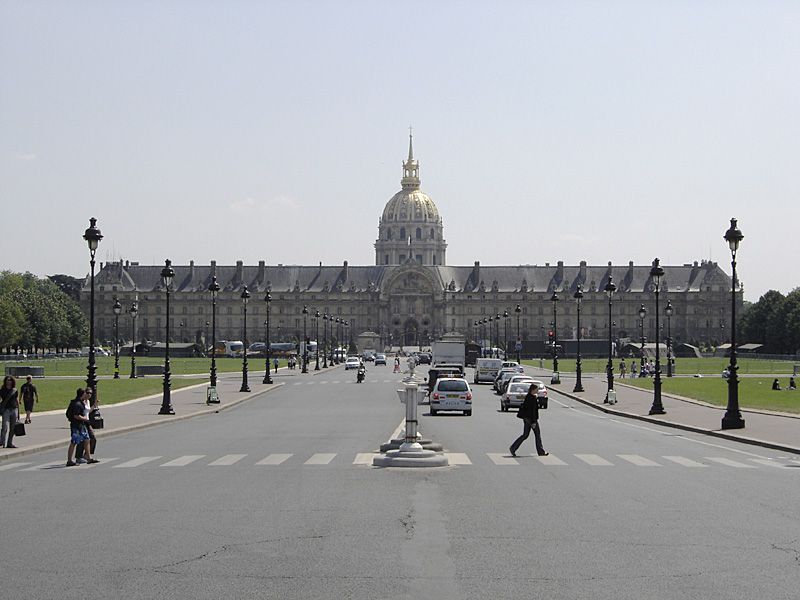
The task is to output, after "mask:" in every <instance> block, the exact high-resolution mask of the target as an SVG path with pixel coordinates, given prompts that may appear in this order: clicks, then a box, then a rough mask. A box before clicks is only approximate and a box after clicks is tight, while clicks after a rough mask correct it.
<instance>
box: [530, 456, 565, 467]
mask: <svg viewBox="0 0 800 600" xmlns="http://www.w3.org/2000/svg"><path fill="white" fill-rule="evenodd" d="M536 458H538V459H539V462H540V463H542V464H543V465H547V466H548V467H560V466H565V465H566V464H567V463H565V462H564V461H563V460H561V459H560V458H558V457H557V456H553V455H552V454H551V455H549V456H537V457H536Z"/></svg>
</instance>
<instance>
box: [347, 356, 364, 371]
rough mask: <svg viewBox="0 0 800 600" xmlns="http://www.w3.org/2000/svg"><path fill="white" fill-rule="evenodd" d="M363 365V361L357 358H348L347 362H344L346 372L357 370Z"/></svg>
mask: <svg viewBox="0 0 800 600" xmlns="http://www.w3.org/2000/svg"><path fill="white" fill-rule="evenodd" d="M360 365H361V359H359V358H358V357H357V356H348V357H347V360H346V361H344V370H345V371H349V370H350V369H357V368H358V367H359V366H360Z"/></svg>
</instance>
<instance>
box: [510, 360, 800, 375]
mask: <svg viewBox="0 0 800 600" xmlns="http://www.w3.org/2000/svg"><path fill="white" fill-rule="evenodd" d="M522 362H523V363H524V364H526V365H531V366H534V367H538V366H539V361H538V360H523V361H522ZM619 362H620V359H619V358H617V359H614V360H613V364H614V374H615V375H619ZM729 362H730V361H729V359H727V358H677V359H675V373H679V374H682V375H694V374H695V373H701V374H703V375H720V374H721V373H722V371H723V369H725V367H726V366H727V365H728V363H729ZM737 362H738V365H739V373H740V374H755V375H771V374H775V375H791V374H792V372H793V368H794V365H795V364H800V360H799V361H797V362H793V361H787V360H758V359H753V358H740V359H739V360H738V361H737ZM607 363H608V359H605V358H584V359H582V360H581V369H582V370H583V371H584V372H585V373H605V372H606V364H607ZM637 363H638V360H637ZM625 364H626V365H627V367H628V371H629V372H630V366H631V359H630V358H628V359H626V360H625ZM544 366H545V368H547V369H551V368H552V366H553V359H552V358H547V359H545V360H544ZM558 368H559V370H561V371H565V372H574V371H575V359H574V358H559V359H558ZM661 372H662V373H666V372H667V364H666V361H665V360H663V357H662V363H661Z"/></svg>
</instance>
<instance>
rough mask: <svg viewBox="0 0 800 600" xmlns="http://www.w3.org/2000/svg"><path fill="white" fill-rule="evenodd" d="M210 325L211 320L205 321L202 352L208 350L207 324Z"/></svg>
mask: <svg viewBox="0 0 800 600" xmlns="http://www.w3.org/2000/svg"><path fill="white" fill-rule="evenodd" d="M209 325H211V321H206V336H205V337H204V338H203V346H204V348H203V353H204V354H205V353H206V352H208V326H209Z"/></svg>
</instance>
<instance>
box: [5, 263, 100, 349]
mask: <svg viewBox="0 0 800 600" xmlns="http://www.w3.org/2000/svg"><path fill="white" fill-rule="evenodd" d="M79 295H80V280H78V279H75V278H74V277H69V276H67V275H54V276H52V277H49V278H45V279H41V278H39V277H36V276H35V275H33V274H31V273H13V272H11V271H2V272H0V348H2V349H4V352H5V353H6V354H15V353H17V352H19V351H25V352H27V353H30V354H34V353H38V352H40V351H44V350H45V349H54V350H55V351H56V352H58V351H61V350H64V349H67V348H80V347H81V346H84V345H85V344H86V343H87V340H88V338H89V323H88V320H87V319H86V317H85V316H84V314H83V312H82V311H81V309H80V305H79V304H78V299H79Z"/></svg>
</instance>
